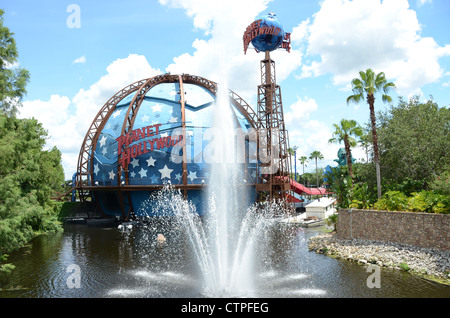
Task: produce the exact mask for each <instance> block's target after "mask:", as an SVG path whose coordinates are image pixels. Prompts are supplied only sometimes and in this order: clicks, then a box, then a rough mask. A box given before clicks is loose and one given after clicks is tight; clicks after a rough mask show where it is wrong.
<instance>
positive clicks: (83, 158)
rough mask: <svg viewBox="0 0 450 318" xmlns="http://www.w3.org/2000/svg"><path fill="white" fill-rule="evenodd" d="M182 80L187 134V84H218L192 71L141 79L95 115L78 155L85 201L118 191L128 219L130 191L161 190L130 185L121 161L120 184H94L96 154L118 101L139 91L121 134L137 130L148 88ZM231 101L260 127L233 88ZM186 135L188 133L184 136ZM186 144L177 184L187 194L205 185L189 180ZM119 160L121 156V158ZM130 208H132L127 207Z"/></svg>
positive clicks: (214, 87)
mask: <svg viewBox="0 0 450 318" xmlns="http://www.w3.org/2000/svg"><path fill="white" fill-rule="evenodd" d="M177 82H178V83H179V87H180V91H179V92H178V93H179V94H180V103H181V113H182V118H181V120H182V129H183V133H185V131H186V130H185V128H186V126H185V122H186V118H185V100H184V95H185V93H184V89H183V84H196V85H199V86H201V87H203V88H205V89H207V90H208V91H210V92H211V93H212V94H213V95H214V96H216V95H217V91H218V85H217V83H215V82H212V81H209V80H207V79H205V78H203V77H200V76H194V75H189V74H182V75H171V74H168V73H167V74H163V75H158V76H155V77H152V78H149V79H144V80H140V81H137V82H135V83H133V84H131V85H129V86H127V87H125V88H123V89H121V90H120V91H119V92H117V93H116V94H115V95H114V96H113V97H111V98H110V99H109V100H108V101H107V102H106V104H105V105H104V106H103V107H102V108H101V109H100V111H99V112H98V113H97V115H96V116H95V118H94V120H93V122H92V124H91V126H90V127H89V130H88V132H87V134H86V136H85V138H84V140H83V143H82V146H81V149H80V154H79V157H78V165H77V175H76V184H75V188H76V189H77V191H78V193H79V197H80V199H81V200H82V201H86V199H87V197H88V196H92V195H95V190H97V191H98V190H110V191H117V193H118V196H119V202H120V208H121V211H122V216H123V218H124V219H128V217H129V215H130V212H131V211H133V206H132V202H131V196H130V191H138V190H157V189H160V188H161V187H162V186H161V185H139V186H136V185H130V184H129V176H128V170H124V171H123V172H124V178H123V180H122V177H121V176H122V168H121V166H120V165H119V164H118V165H117V176H118V183H117V186H104V187H98V186H95V185H93V184H92V180H94V172H93V171H94V169H93V165H94V160H93V158H94V153H95V149H96V146H97V142H98V139H99V137H100V134H101V132H102V130H103V128H104V126H105V125H106V123H107V121H108V119H109V118H110V117H111V115H112V114H113V112H114V111H115V109H116V106H117V104H118V103H119V102H120V101H121V100H122V99H123V98H124V97H126V96H128V95H130V94H132V93H135V95H134V97H133V99H132V101H131V102H130V105H129V106H128V109H127V112H126V115H125V119H124V122H123V125H122V130H121V135H125V134H127V133H128V132H130V131H132V130H133V126H134V122H135V119H136V115H137V113H138V111H139V107H140V106H141V104H142V101H143V100H144V97H145V95H146V94H147V93H148V91H149V90H150V89H151V88H152V87H154V86H156V85H158V84H162V83H177ZM228 96H229V98H230V101H231V103H232V104H233V105H234V107H236V108H237V109H238V110H239V111H240V112H241V114H242V115H243V116H244V117H246V119H247V120H248V121H249V123H250V125H251V126H252V127H253V128H256V127H257V121H258V116H257V115H256V113H255V112H254V111H253V109H252V108H251V107H250V106H249V105H248V104H247V103H246V102H245V101H244V100H243V99H242V98H241V97H239V95H237V94H236V93H234V92H233V91H231V90H230V91H229V94H228ZM184 138H186V136H184ZM126 147H127V146H126V145H123V149H122V150H123V151H126V150H127V149H126ZM185 156H186V146H185V145H184V146H183V157H184V158H183V159H184V160H183V176H182V180H183V183H182V184H180V185H175V187H176V188H180V189H182V190H183V191H184V194H185V195H186V193H187V190H188V189H198V188H201V187H202V185H194V184H189V185H188V183H187V169H186V160H185V159H186V157H185ZM118 160H119V158H118ZM126 207H128V209H127V208H126Z"/></svg>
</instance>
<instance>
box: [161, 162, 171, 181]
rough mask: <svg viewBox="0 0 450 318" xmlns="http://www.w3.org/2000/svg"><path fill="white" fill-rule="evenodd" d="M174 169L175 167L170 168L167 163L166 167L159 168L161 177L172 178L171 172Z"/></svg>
mask: <svg viewBox="0 0 450 318" xmlns="http://www.w3.org/2000/svg"><path fill="white" fill-rule="evenodd" d="M172 171H173V169H169V168H168V167H167V165H164V168H163V169H159V172H161V179H164V178H169V179H170V178H171V177H170V173H171V172H172Z"/></svg>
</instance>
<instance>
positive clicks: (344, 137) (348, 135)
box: [328, 119, 363, 178]
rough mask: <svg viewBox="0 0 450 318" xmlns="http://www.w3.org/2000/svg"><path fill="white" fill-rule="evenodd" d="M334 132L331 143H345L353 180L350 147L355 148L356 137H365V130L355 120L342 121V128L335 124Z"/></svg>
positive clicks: (349, 169)
mask: <svg viewBox="0 0 450 318" xmlns="http://www.w3.org/2000/svg"><path fill="white" fill-rule="evenodd" d="M333 127H334V129H335V130H334V132H333V138H331V139H330V140H328V142H330V143H341V142H344V146H345V157H346V159H347V166H348V174H349V175H350V178H353V172H352V153H351V149H350V147H355V146H356V144H357V142H356V139H355V138H353V137H352V136H355V137H360V138H361V136H362V135H363V129H362V127H361V126H359V125H358V123H357V122H356V121H354V120H353V119H351V120H347V119H342V120H341V122H340V126H339V125H337V124H333Z"/></svg>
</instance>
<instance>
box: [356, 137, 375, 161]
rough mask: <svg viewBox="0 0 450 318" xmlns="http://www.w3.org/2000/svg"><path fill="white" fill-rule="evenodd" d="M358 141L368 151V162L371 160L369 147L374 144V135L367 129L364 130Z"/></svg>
mask: <svg viewBox="0 0 450 318" xmlns="http://www.w3.org/2000/svg"><path fill="white" fill-rule="evenodd" d="M358 143H359V144H360V145H361V146H362V147H363V148H364V151H365V153H366V162H369V147H370V145H371V144H372V137H371V136H370V133H369V132H367V131H366V130H365V129H364V130H363V134H362V136H361V137H360V138H359V141H358Z"/></svg>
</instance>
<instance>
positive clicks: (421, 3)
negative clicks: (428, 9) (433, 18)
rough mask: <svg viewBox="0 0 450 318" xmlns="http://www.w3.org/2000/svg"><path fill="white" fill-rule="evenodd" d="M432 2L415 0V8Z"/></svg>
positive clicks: (429, 0)
mask: <svg viewBox="0 0 450 318" xmlns="http://www.w3.org/2000/svg"><path fill="white" fill-rule="evenodd" d="M431 2H432V0H417V6H419V7H421V6H423V5H424V4H426V3H431Z"/></svg>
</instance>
